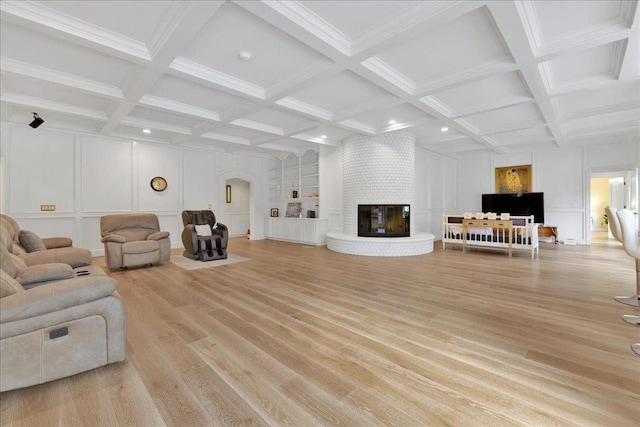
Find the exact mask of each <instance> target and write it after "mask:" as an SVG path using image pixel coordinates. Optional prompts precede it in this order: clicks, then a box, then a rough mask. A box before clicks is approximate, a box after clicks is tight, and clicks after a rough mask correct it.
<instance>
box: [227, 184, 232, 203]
mask: <svg viewBox="0 0 640 427" xmlns="http://www.w3.org/2000/svg"><path fill="white" fill-rule="evenodd" d="M226 200H227V203H231V186H230V185H227V192H226Z"/></svg>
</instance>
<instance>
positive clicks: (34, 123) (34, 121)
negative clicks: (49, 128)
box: [29, 113, 44, 129]
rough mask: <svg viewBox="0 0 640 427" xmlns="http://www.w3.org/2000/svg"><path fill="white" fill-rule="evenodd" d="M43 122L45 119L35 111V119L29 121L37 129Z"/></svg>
mask: <svg viewBox="0 0 640 427" xmlns="http://www.w3.org/2000/svg"><path fill="white" fill-rule="evenodd" d="M43 123H44V120H42V119H41V118H40V117H39V116H38V114H37V113H33V121H32V122H31V123H29V126H31V127H32V128H34V129H35V128H37V127H38V126H40V125H41V124H43Z"/></svg>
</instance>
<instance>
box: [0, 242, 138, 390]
mask: <svg viewBox="0 0 640 427" xmlns="http://www.w3.org/2000/svg"><path fill="white" fill-rule="evenodd" d="M4 232H5V230H3V233H4ZM5 237H6V236H2V239H0V392H1V391H7V390H13V389H16V388H21V387H26V386H30V385H35V384H41V383H44V382H48V381H52V380H55V379H58V378H63V377H67V376H70V375H74V374H77V373H80V372H84V371H87V370H90V369H93V368H97V367H99V366H103V365H106V364H109V363H114V362H120V361H122V360H124V358H125V353H126V316H125V308H124V304H123V303H122V301H121V299H120V297H119V296H118V294H117V292H116V291H115V289H116V281H115V280H114V279H112V278H110V277H108V276H107V275H106V274H105V273H104V271H103V270H102V269H101V268H99V267H97V266H95V265H84V266H81V267H76V268H73V267H71V265H70V264H73V263H75V262H76V261H77V259H76V257H77V256H79V255H78V254H79V253H80V252H75V253H74V252H73V251H63V252H64V253H67V255H69V256H70V257H71V259H65V258H64V256H63V252H58V253H57V254H56V255H55V256H53V255H51V256H53V258H55V259H60V260H62V261H63V262H58V263H41V264H36V263H35V261H37V260H39V259H40V258H37V257H32V256H30V255H31V254H28V253H27V254H22V255H16V254H13V253H11V252H10V250H9V249H14V248H13V242H11V241H10V239H6V238H5ZM7 242H8V244H7ZM74 249H75V248H74ZM47 251H48V250H47ZM48 256H49V255H48ZM43 258H46V257H44V256H43ZM27 260H28V261H29V262H30V265H27V264H26V262H25V261H27Z"/></svg>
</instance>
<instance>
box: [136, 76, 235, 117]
mask: <svg viewBox="0 0 640 427" xmlns="http://www.w3.org/2000/svg"><path fill="white" fill-rule="evenodd" d="M149 93H150V94H151V95H154V96H159V97H161V98H165V99H170V100H172V101H176V102H180V103H183V104H188V105H193V106H195V107H199V108H204V109H207V110H212V111H216V112H222V111H225V110H227V109H229V108H231V107H233V106H235V105H238V104H242V103H245V102H247V101H245V100H244V99H242V98H240V97H237V96H234V95H230V94H228V93H225V92H221V91H219V90H215V89H212V88H210V87H207V86H203V85H200V84H197V83H194V82H192V81H190V80H185V79H181V78H178V77H174V76H172V75H168V74H165V75H163V76H162V77H161V78H160V79H159V80H158V81H157V82H156V84H155V86H154V87H153V88H152V89H151V90H150V91H149Z"/></svg>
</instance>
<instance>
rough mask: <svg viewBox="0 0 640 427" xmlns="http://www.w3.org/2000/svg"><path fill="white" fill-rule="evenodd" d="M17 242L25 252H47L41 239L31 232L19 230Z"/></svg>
mask: <svg viewBox="0 0 640 427" xmlns="http://www.w3.org/2000/svg"><path fill="white" fill-rule="evenodd" d="M18 240H19V241H20V245H21V246H22V247H23V248H24V249H25V250H26V251H27V252H38V251H45V250H47V247H46V246H45V245H44V242H43V241H42V239H40V237H39V236H38V235H37V234H36V233H34V232H33V231H28V230H20V233H19V234H18Z"/></svg>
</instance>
